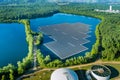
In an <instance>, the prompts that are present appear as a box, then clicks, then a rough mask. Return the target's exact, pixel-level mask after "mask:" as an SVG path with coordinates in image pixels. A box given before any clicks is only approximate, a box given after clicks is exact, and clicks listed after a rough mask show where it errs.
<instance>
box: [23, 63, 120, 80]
mask: <svg viewBox="0 0 120 80" xmlns="http://www.w3.org/2000/svg"><path fill="white" fill-rule="evenodd" d="M96 65H97V63H96ZM103 65H106V66H107V67H109V69H110V70H111V71H112V74H111V78H110V80H115V79H119V77H120V75H119V73H120V65H119V64H112V63H111V64H105V63H103ZM92 66H93V65H92V64H91V65H86V66H79V67H75V68H71V69H73V70H74V71H75V72H76V73H77V75H78V77H79V80H84V79H86V76H85V71H87V70H90V69H91V67H92ZM52 72H53V70H44V71H38V72H35V73H32V74H31V75H30V76H27V77H24V78H23V79H22V80H40V79H41V80H49V79H50V76H51V74H52ZM44 75H45V76H44Z"/></svg>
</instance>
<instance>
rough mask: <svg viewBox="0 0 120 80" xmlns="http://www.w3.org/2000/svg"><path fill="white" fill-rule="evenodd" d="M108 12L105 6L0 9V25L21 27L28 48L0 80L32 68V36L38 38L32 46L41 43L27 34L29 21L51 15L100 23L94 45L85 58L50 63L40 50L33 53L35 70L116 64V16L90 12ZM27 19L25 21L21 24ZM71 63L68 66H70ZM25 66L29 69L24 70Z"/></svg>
mask: <svg viewBox="0 0 120 80" xmlns="http://www.w3.org/2000/svg"><path fill="white" fill-rule="evenodd" d="M96 8H98V9H108V8H109V5H108V4H83V3H82V4H77V3H71V4H69V5H57V4H47V5H45V4H42V5H38V4H36V5H35V4H32V5H31V4H30V5H12V6H11V5H10V6H9V5H7V6H1V7H0V22H1V23H3V22H8V23H12V22H18V23H23V24H24V25H25V32H26V41H27V43H28V44H29V47H28V50H29V53H28V56H27V57H25V58H23V60H22V61H18V63H17V64H18V66H17V67H15V66H14V65H12V64H9V65H8V66H5V67H3V68H0V79H2V80H6V79H8V78H9V79H10V80H14V79H15V77H14V76H19V75H22V74H23V73H24V72H25V70H27V69H29V68H30V67H31V64H32V60H33V55H32V50H33V44H32V43H33V35H36V34H37V35H38V40H37V44H36V45H40V43H41V40H42V39H41V36H42V35H41V33H39V34H38V33H35V32H32V31H31V30H30V22H29V19H33V18H38V17H47V16H52V15H53V14H55V13H59V12H61V13H70V14H76V15H85V16H91V17H95V18H99V19H101V23H100V24H99V25H98V26H97V27H96V31H95V34H96V43H95V44H94V45H93V47H92V50H91V51H90V52H87V53H86V56H84V57H83V56H78V57H72V58H69V59H66V60H65V61H61V60H59V59H56V60H53V61H52V60H51V58H50V56H49V55H47V56H43V54H42V53H41V51H40V49H38V50H37V51H36V52H37V61H38V66H40V67H63V66H71V65H77V64H85V63H89V62H92V61H95V60H96V59H102V60H103V61H104V60H107V61H108V60H115V61H116V60H119V61H120V34H119V32H120V14H113V13H104V12H95V11H94V9H96ZM113 9H120V7H119V6H116V5H113ZM23 19H27V20H23ZM71 62H72V63H71ZM28 65H29V66H28Z"/></svg>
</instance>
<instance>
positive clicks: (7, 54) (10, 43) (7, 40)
mask: <svg viewBox="0 0 120 80" xmlns="http://www.w3.org/2000/svg"><path fill="white" fill-rule="evenodd" d="M27 53H28V44H27V42H26V34H25V28H24V25H23V24H18V23H0V67H3V66H6V65H8V64H9V63H11V64H13V65H17V61H21V60H22V59H23V58H24V57H25V56H26V55H27Z"/></svg>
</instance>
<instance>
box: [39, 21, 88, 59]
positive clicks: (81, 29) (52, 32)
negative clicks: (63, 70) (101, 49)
mask: <svg viewBox="0 0 120 80" xmlns="http://www.w3.org/2000/svg"><path fill="white" fill-rule="evenodd" d="M40 31H42V32H43V33H44V34H45V35H48V36H49V37H50V38H52V39H53V40H54V41H52V42H48V43H45V44H44V45H45V46H46V47H47V48H48V49H49V50H51V51H52V52H53V53H54V54H56V55H57V56H58V57H59V58H61V59H65V58H68V57H70V56H73V55H75V54H78V53H80V52H82V51H85V50H87V49H88V48H87V47H85V46H83V44H86V43H88V42H90V41H89V40H87V39H86V38H88V37H90V36H89V35H88V34H87V33H88V32H89V25H87V24H83V23H64V24H56V25H49V26H45V27H40Z"/></svg>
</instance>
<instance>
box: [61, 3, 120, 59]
mask: <svg viewBox="0 0 120 80" xmlns="http://www.w3.org/2000/svg"><path fill="white" fill-rule="evenodd" d="M82 5H83V6H84V4H82ZM97 6H99V7H101V8H104V7H105V8H106V6H108V5H105V6H101V5H97ZM114 7H116V6H115V5H114ZM81 8H82V9H81ZM116 8H118V6H117V7H116ZM94 9H95V5H90V4H88V5H85V6H84V7H81V5H79V4H72V5H68V6H62V7H60V12H64V13H72V14H78V15H86V16H92V17H96V18H100V19H101V20H102V21H101V23H100V24H99V25H98V26H97V28H96V38H97V40H96V43H95V44H94V45H93V48H92V50H91V52H90V53H91V54H99V57H101V59H103V60H120V34H119V30H120V14H113V13H104V12H95V11H94Z"/></svg>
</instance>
